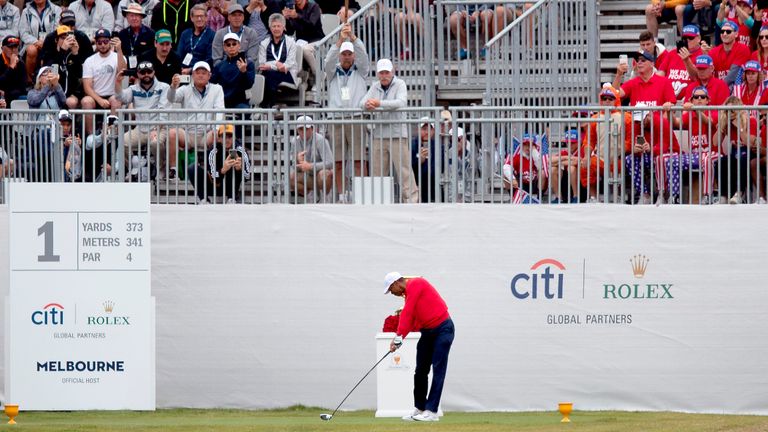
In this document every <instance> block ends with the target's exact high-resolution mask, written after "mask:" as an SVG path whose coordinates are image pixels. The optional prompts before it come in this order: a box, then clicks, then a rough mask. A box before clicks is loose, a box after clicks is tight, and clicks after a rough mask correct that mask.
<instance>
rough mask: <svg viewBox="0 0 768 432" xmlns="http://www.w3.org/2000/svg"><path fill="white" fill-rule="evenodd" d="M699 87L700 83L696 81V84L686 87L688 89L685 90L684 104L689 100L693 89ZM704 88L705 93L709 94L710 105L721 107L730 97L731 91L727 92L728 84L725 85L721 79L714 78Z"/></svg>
mask: <svg viewBox="0 0 768 432" xmlns="http://www.w3.org/2000/svg"><path fill="white" fill-rule="evenodd" d="M700 85H701V81H696V84H693V85H689V86H688V88H687V89H686V90H685V101H686V102H688V101H690V100H691V95H692V94H693V89H694V88H696V87H698V86H700ZM705 87H706V88H707V92H709V104H710V105H722V104H723V103H725V100H726V99H728V96H730V95H731V91H730V90H728V84H726V83H725V81H723V80H721V79H718V78H715V77H714V76H713V77H712V78H710V79H709V82H708V83H707V85H706V86H705Z"/></svg>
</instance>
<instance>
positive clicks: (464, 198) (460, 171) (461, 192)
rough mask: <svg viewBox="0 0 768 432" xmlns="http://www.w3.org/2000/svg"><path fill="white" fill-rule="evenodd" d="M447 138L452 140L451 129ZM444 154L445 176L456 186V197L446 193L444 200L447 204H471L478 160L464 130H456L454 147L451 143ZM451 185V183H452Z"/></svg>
mask: <svg viewBox="0 0 768 432" xmlns="http://www.w3.org/2000/svg"><path fill="white" fill-rule="evenodd" d="M448 136H449V137H451V140H452V139H453V138H452V137H453V129H450V130H449V131H448ZM445 152H446V162H447V164H446V174H447V175H448V177H449V178H451V179H453V180H454V181H455V184H456V195H454V194H453V191H452V190H451V191H447V193H446V199H447V200H448V201H449V202H454V200H455V202H472V201H473V199H474V196H473V195H474V188H473V185H474V182H475V180H476V179H477V178H478V176H479V174H480V160H479V158H478V155H477V152H476V151H475V149H474V148H473V147H472V143H471V142H468V140H467V136H466V134H465V133H464V129H463V128H461V127H457V128H456V146H455V148H454V146H453V142H451V145H450V147H448V148H447V149H445ZM452 184H453V182H452Z"/></svg>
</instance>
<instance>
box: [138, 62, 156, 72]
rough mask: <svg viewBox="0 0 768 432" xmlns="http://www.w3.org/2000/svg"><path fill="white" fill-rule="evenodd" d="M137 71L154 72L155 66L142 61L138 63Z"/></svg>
mask: <svg viewBox="0 0 768 432" xmlns="http://www.w3.org/2000/svg"><path fill="white" fill-rule="evenodd" d="M136 70H137V71H143V70H155V66H154V65H153V64H152V62H151V61H146V60H144V61H142V62H139V64H138V65H137V66H136Z"/></svg>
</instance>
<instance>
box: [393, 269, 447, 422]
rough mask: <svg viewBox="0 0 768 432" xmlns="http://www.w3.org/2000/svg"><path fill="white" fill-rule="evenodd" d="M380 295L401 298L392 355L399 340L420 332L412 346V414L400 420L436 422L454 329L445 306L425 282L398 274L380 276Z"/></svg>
mask: <svg viewBox="0 0 768 432" xmlns="http://www.w3.org/2000/svg"><path fill="white" fill-rule="evenodd" d="M384 287H385V288H386V291H384V294H388V293H392V295H395V296H397V297H405V305H404V306H403V311H402V312H400V324H398V326H397V336H395V338H394V339H393V340H392V342H391V343H390V345H389V351H390V352H392V351H395V350H396V349H398V348H399V347H400V345H402V343H403V339H404V338H405V337H406V336H408V333H410V332H412V331H420V332H421V338H419V342H418V344H417V345H416V370H415V371H414V373H413V404H414V406H415V409H414V411H413V414H411V415H408V416H405V417H403V420H415V421H438V420H440V419H439V417H438V416H437V409H438V408H439V407H440V397H441V395H442V393H443V384H444V383H445V372H446V370H447V369H448V353H449V352H450V351H451V344H453V335H454V327H453V321H452V320H451V316H450V315H449V314H448V306H446V304H445V301H444V300H443V299H442V297H440V294H438V293H437V290H436V289H435V287H433V286H432V285H431V284H430V283H429V282H427V280H426V279H424V278H420V277H416V278H410V279H407V280H406V279H405V278H404V277H403V276H402V275H401V274H400V273H398V272H390V273H387V275H386V276H384ZM430 366H431V367H432V386H431V387H430V388H429V396H427V384H428V383H429V368H430Z"/></svg>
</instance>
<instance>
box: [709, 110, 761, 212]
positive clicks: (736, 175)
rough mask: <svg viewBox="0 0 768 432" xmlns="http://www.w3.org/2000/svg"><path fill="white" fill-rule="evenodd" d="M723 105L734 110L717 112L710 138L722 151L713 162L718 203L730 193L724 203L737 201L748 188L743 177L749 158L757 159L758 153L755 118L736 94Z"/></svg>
mask: <svg viewBox="0 0 768 432" xmlns="http://www.w3.org/2000/svg"><path fill="white" fill-rule="evenodd" d="M724 105H728V106H733V107H735V109H733V110H727V111H723V112H721V113H720V115H719V116H718V119H717V131H716V132H715V138H714V141H715V143H716V145H717V146H719V148H720V151H721V152H722V154H723V157H722V158H721V159H720V162H719V163H718V164H717V168H718V187H719V193H720V199H719V202H720V203H721V204H723V203H725V202H726V199H727V196H730V197H731V198H730V200H728V201H727V202H729V203H731V204H741V203H743V202H744V197H745V195H746V190H747V188H748V187H749V183H748V181H747V176H748V172H749V167H750V166H751V164H752V162H751V161H752V160H754V159H757V154H758V146H759V140H758V139H757V120H756V119H755V118H754V117H750V115H749V112H748V111H747V110H746V109H743V105H742V104H741V100H740V99H739V98H737V97H736V96H731V97H729V98H728V99H727V100H726V101H725V104H724ZM724 195H725V196H724Z"/></svg>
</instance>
